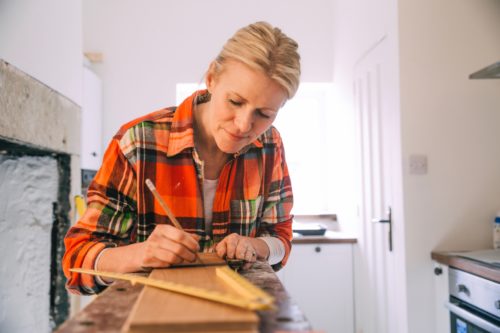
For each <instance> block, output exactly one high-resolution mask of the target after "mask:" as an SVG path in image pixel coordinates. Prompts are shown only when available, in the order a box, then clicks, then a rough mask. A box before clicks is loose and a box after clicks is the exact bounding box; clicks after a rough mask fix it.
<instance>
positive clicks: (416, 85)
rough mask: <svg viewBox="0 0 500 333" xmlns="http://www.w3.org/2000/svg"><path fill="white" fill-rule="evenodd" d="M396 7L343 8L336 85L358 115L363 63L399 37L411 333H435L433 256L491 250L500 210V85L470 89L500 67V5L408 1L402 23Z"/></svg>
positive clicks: (337, 6)
mask: <svg viewBox="0 0 500 333" xmlns="http://www.w3.org/2000/svg"><path fill="white" fill-rule="evenodd" d="M388 3H389V2H387V1H376V2H373V1H364V0H355V1H343V0H337V1H335V2H334V8H333V9H334V13H335V14H336V15H335V18H334V40H335V45H334V50H335V53H334V59H335V60H334V82H335V83H336V86H337V103H338V105H342V107H343V108H345V109H346V110H352V108H353V106H352V83H351V82H352V70H353V67H354V64H355V62H356V60H357V59H359V57H360V56H361V55H362V54H363V52H364V51H365V50H366V49H367V48H368V47H369V46H370V45H372V44H373V43H374V42H375V41H376V40H377V38H379V36H380V35H381V34H383V33H384V31H393V32H396V33H397V34H398V35H399V37H398V44H399V50H398V52H399V63H400V68H399V71H400V78H399V79H400V109H401V131H402V133H401V134H402V138H401V139H402V151H401V153H402V156H403V158H402V161H401V163H402V166H403V184H404V197H403V198H402V199H404V212H405V216H404V224H405V233H406V236H405V240H404V242H405V252H406V265H407V267H406V268H407V269H406V276H407V281H406V284H407V286H409V287H408V289H407V293H408V294H407V300H408V301H407V304H406V307H407V313H408V330H409V332H433V330H434V326H433V325H434V322H435V313H434V311H433V309H434V308H433V306H432V304H433V302H434V301H433V297H434V290H433V281H432V279H433V275H432V262H431V259H430V253H431V251H433V250H474V249H481V248H491V246H492V220H493V217H494V213H495V211H497V210H499V209H500V207H499V206H500V173H499V170H500V150H499V149H498V142H500V131H499V130H498V124H499V123H500V107H499V105H500V93H499V92H500V80H481V81H478V80H469V79H468V75H469V74H470V73H472V72H474V71H476V70H479V69H480V68H482V67H485V66H486V65H490V64H492V63H493V62H496V61H499V60H500V44H499V43H498V40H499V37H500V2H498V1H497V0H486V1H479V2H478V1H467V0H460V1H451V0H447V1H438V2H435V1H434V2H433V1H398V2H397V3H396V6H397V8H398V12H397V13H396V15H395V16H393V17H390V16H389V15H388V13H389V12H388V11H385V12H384V10H383V9H384V8H388V7H387V5H388ZM389 8H390V7H389ZM394 25H396V26H394ZM391 27H392V28H391ZM394 29H395V30H396V31H394ZM411 154H424V155H427V156H428V162H429V170H428V173H427V174H426V175H410V174H409V172H408V157H409V156H410V155H411ZM356 301H357V302H358V303H359V302H362V296H359V297H358V298H357V299H356ZM402 306H405V305H404V304H402ZM357 315H359V314H357ZM357 318H359V317H357ZM358 328H359V326H358Z"/></svg>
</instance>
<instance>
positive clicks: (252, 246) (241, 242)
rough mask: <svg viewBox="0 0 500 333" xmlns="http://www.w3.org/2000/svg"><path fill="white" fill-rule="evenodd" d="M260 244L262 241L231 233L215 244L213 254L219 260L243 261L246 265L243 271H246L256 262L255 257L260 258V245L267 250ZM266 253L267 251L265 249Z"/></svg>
mask: <svg viewBox="0 0 500 333" xmlns="http://www.w3.org/2000/svg"><path fill="white" fill-rule="evenodd" d="M260 242H263V241H262V240H260V239H256V238H250V237H245V236H241V235H238V234H235V233H233V234H230V235H228V236H226V238H224V239H223V240H222V241H221V242H220V243H219V244H217V246H216V247H215V252H216V253H217V255H218V256H219V257H221V258H228V259H242V260H245V262H246V263H245V265H244V266H243V269H248V268H250V267H252V265H253V263H254V262H255V261H257V257H259V259H260V258H261V257H262V255H259V254H260V252H261V251H263V250H262V249H261V247H262V245H264V246H265V247H266V248H267V244H265V243H264V242H263V243H264V244H260ZM259 250H260V251H259ZM264 251H265V250H264ZM267 251H269V250H268V249H267Z"/></svg>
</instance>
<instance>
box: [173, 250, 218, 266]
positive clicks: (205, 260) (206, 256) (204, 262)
mask: <svg viewBox="0 0 500 333" xmlns="http://www.w3.org/2000/svg"><path fill="white" fill-rule="evenodd" d="M198 258H199V259H200V260H201V262H199V261H198V260H197V261H195V262H182V263H180V264H176V265H174V266H172V267H195V266H214V265H226V261H225V260H224V259H222V258H220V257H219V256H217V254H216V253H198Z"/></svg>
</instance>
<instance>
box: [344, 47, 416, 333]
mask: <svg viewBox="0 0 500 333" xmlns="http://www.w3.org/2000/svg"><path fill="white" fill-rule="evenodd" d="M390 50H391V48H390V44H389V42H388V40H387V38H383V39H381V40H380V41H379V42H378V43H376V44H375V45H374V46H373V47H372V48H371V49H370V50H368V51H367V52H366V53H365V54H364V55H363V57H362V58H361V59H360V60H359V61H358V62H357V63H356V66H355V70H354V100H355V110H356V119H357V130H358V140H359V142H358V144H359V145H358V146H359V147H360V152H359V159H360V169H359V173H360V178H359V179H360V185H361V196H360V210H359V217H360V219H361V223H360V229H361V230H360V232H359V243H358V247H357V251H356V253H355V275H356V277H355V279H356V286H355V290H356V332H357V333H404V332H406V331H407V323H406V296H405V295H406V292H405V290H406V288H405V279H406V278H405V275H404V272H405V269H404V233H403V229H402V226H403V225H402V222H403V221H402V216H403V214H402V200H401V199H400V198H402V191H401V188H402V187H401V180H400V179H401V177H400V175H401V158H400V149H399V147H400V136H399V106H398V100H399V98H398V94H399V92H398V83H397V74H395V73H397V62H394V59H396V61H397V53H396V52H394V54H391V52H390ZM375 221H379V222H375ZM389 221H390V222H389Z"/></svg>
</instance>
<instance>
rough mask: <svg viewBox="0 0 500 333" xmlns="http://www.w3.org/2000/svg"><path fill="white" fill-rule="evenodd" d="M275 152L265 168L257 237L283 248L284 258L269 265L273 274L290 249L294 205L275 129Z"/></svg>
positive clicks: (280, 144)
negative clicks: (275, 242) (275, 241)
mask: <svg viewBox="0 0 500 333" xmlns="http://www.w3.org/2000/svg"><path fill="white" fill-rule="evenodd" d="M274 131H275V135H276V141H277V144H276V148H275V149H276V151H275V154H274V159H273V160H272V161H269V162H271V163H272V165H271V166H264V167H265V168H266V170H269V169H270V170H272V172H271V173H270V174H268V175H266V176H265V177H266V178H267V177H269V178H268V179H264V182H265V184H268V185H267V186H268V188H267V189H266V195H265V201H264V206H263V212H262V220H261V223H260V227H259V229H260V230H259V232H258V236H271V237H276V238H278V239H279V240H280V241H281V242H282V243H283V246H284V252H285V253H284V256H283V259H282V260H281V261H280V262H277V263H275V264H273V265H272V267H273V269H274V270H275V271H277V270H279V269H281V268H282V267H283V266H284V265H285V264H286V262H287V260H288V257H289V256H290V251H291V248H292V237H293V236H292V235H293V233H292V220H293V216H292V215H291V210H292V206H293V192H292V184H291V181H290V176H289V174H288V167H287V165H286V161H285V151H284V148H283V143H282V141H281V138H280V136H279V134H278V132H277V131H276V130H274Z"/></svg>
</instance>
